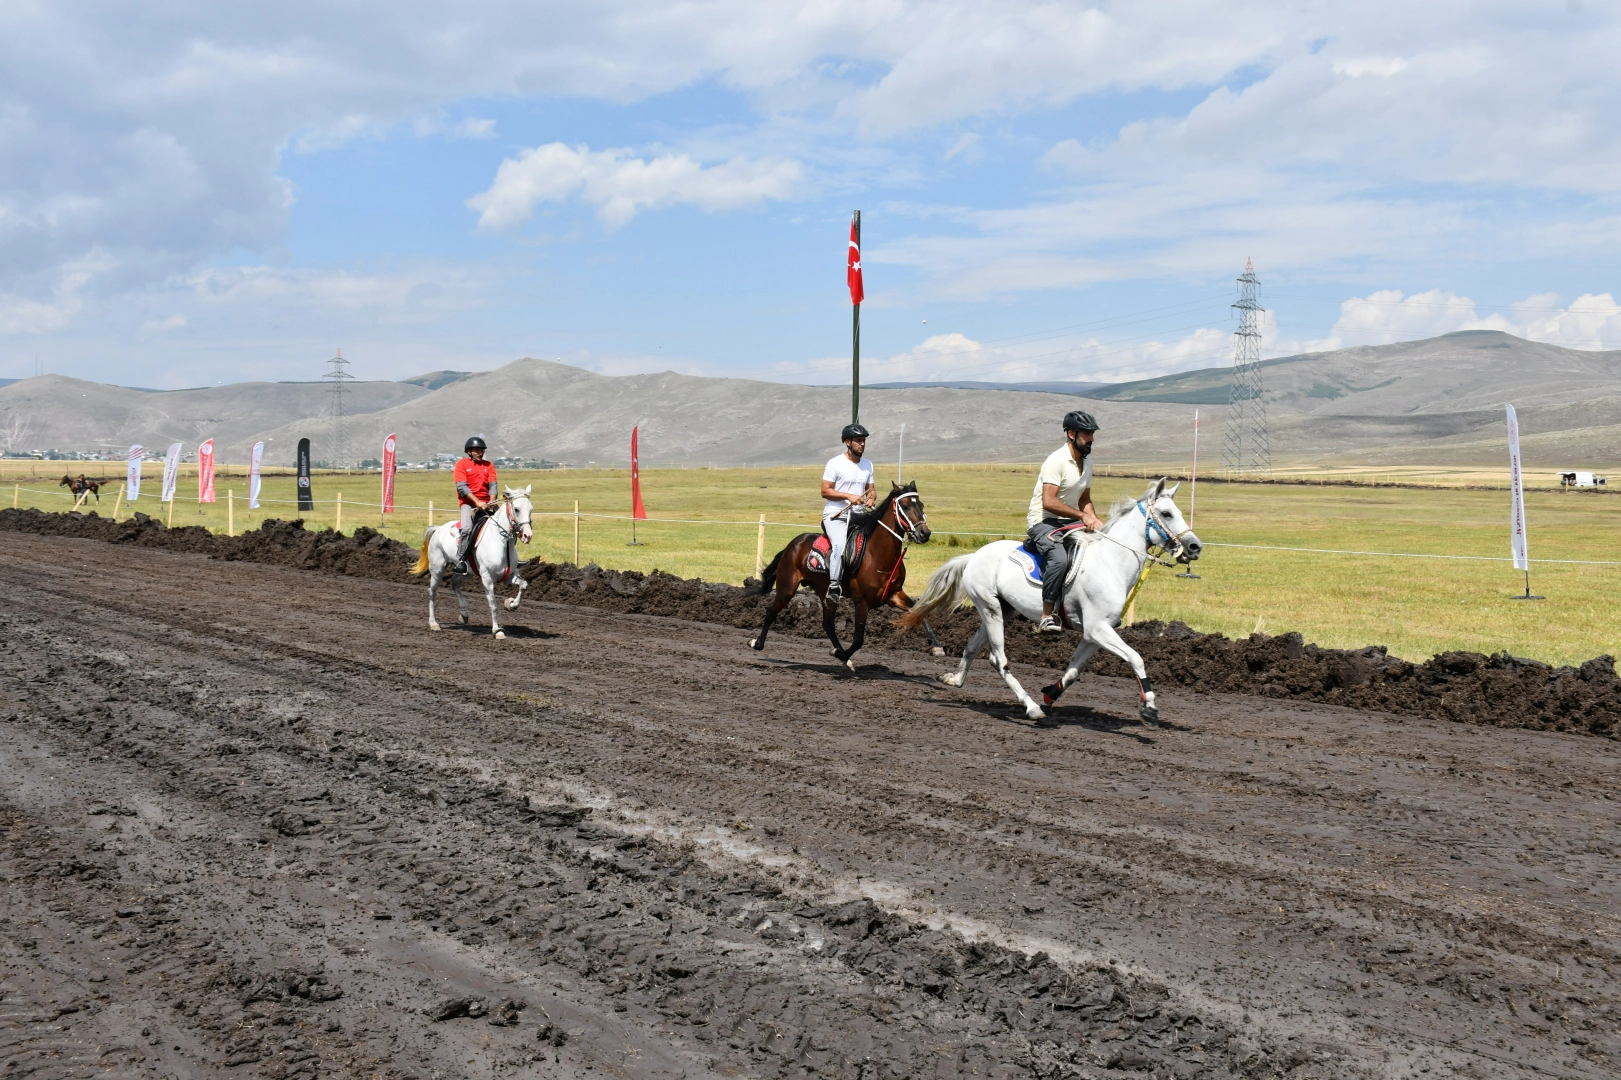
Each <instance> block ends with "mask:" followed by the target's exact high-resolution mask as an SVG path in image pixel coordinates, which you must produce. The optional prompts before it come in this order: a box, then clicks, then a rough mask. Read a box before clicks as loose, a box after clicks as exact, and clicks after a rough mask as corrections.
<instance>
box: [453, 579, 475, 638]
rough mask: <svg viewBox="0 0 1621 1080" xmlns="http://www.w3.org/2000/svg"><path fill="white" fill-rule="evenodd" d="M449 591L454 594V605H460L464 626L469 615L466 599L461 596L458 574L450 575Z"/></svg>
mask: <svg viewBox="0 0 1621 1080" xmlns="http://www.w3.org/2000/svg"><path fill="white" fill-rule="evenodd" d="M450 591H451V592H453V593H455V594H456V603H458V604H460V605H461V609H462V614H461V619H462V625H463V626H466V625H467V620H468V617H469V616H470V614H471V613H470V612H469V611H468V609H467V597H465V596H463V595H462V578H461V575H460V574H451V575H450Z"/></svg>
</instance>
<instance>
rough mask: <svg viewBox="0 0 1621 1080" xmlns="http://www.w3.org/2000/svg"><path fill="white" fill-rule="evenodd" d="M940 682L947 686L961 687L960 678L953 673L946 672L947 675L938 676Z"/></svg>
mask: <svg viewBox="0 0 1621 1080" xmlns="http://www.w3.org/2000/svg"><path fill="white" fill-rule="evenodd" d="M940 681H941V682H943V683H945V684H946V685H947V686H961V685H962V676H961V675H958V674H957V673H956V672H954V671H953V672H948V673H947V674H945V675H942V676H940Z"/></svg>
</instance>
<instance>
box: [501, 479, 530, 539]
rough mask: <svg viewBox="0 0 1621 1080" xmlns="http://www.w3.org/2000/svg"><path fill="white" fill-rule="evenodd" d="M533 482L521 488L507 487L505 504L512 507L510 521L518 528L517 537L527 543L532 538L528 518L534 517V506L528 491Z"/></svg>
mask: <svg viewBox="0 0 1621 1080" xmlns="http://www.w3.org/2000/svg"><path fill="white" fill-rule="evenodd" d="M533 487H534V485H533V484H525V485H524V486H523V487H521V488H510V487H509V488H507V489H506V492H507V505H509V506H510V507H511V508H512V523H513V524H514V525H516V526H517V528H518V539H519V540H522V541H523V542H524V543H526V544H527V543H529V541H530V540H532V539H533V538H534V535H535V533H534V529H533V527H532V526H531V524H530V519H531V518H533V517H534V514H535V506H534V503H532V502H530V501H529V491H530V489H531V488H533Z"/></svg>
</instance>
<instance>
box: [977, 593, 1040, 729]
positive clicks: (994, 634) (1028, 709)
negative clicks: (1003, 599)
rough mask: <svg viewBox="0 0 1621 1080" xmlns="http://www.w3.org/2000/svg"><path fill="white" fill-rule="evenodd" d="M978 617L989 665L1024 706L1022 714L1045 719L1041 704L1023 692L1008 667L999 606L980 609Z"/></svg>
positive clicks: (1031, 717) (1035, 718)
mask: <svg viewBox="0 0 1621 1080" xmlns="http://www.w3.org/2000/svg"><path fill="white" fill-rule="evenodd" d="M979 617H980V618H981V619H984V620H985V634H986V637H987V638H988V639H989V640H990V645H991V665H992V666H993V667H995V668H996V673H997V674H998V675H1000V676H1002V681H1003V682H1005V683H1007V685H1008V689H1009V690H1012V691H1013V696H1014V697H1016V698H1018V699H1019V704H1021V705H1023V706H1024V715H1026V716H1028V717H1029V718H1030V719H1032V720H1045V719H1047V714H1046V713H1044V712H1042V710H1041V706H1040V705H1037V704H1036V703H1035V701H1034V700H1033V699H1032V698H1031V697H1030V695H1029V694H1027V693H1025V692H1024V687H1022V686H1020V685H1019V680H1018V679H1016V678H1014V676H1013V669H1012V668H1010V667H1008V660H1007V642H1006V641H1005V640H1004V638H1003V636H1002V609H1001V607H1000V606H998V607H997V608H996V609H995V610H994V611H981V612H980V613H979Z"/></svg>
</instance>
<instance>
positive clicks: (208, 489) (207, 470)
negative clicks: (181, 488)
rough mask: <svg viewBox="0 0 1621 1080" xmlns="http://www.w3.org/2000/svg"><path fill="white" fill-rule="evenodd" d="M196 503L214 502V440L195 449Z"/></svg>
mask: <svg viewBox="0 0 1621 1080" xmlns="http://www.w3.org/2000/svg"><path fill="white" fill-rule="evenodd" d="M197 501H198V502H200V503H205V502H213V501H214V440H213V439H209V440H208V441H207V442H205V443H203V445H201V446H199V447H198V448H197Z"/></svg>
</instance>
